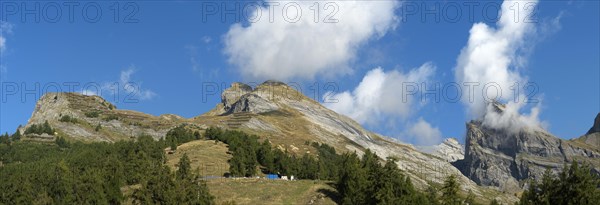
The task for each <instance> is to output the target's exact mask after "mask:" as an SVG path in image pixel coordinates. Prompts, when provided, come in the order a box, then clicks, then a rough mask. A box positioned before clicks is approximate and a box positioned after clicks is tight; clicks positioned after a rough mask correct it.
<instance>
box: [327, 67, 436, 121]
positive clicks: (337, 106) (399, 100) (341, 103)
mask: <svg viewBox="0 0 600 205" xmlns="http://www.w3.org/2000/svg"><path fill="white" fill-rule="evenodd" d="M434 71H435V67H434V66H433V64H431V63H425V64H423V65H422V66H421V67H419V68H415V69H412V70H411V71H409V72H408V73H402V72H400V71H397V70H393V71H389V72H384V71H383V69H382V68H375V69H373V70H371V71H369V72H368V73H367V74H366V75H365V76H364V78H363V80H362V81H361V82H360V84H359V85H358V86H357V87H356V88H355V89H354V90H353V91H352V92H350V91H345V92H342V93H331V92H329V93H326V94H325V95H324V96H323V98H324V102H325V103H324V104H325V106H327V107H328V108H329V109H332V110H334V111H336V112H338V113H342V114H344V115H347V116H349V117H351V118H353V119H354V120H356V121H358V122H359V123H367V124H375V123H379V122H381V121H382V120H384V119H386V118H394V119H395V118H399V119H402V120H403V119H406V118H407V117H408V116H409V115H410V114H411V113H413V112H414V111H415V110H417V108H419V107H420V106H422V104H421V103H415V102H416V101H418V100H419V99H420V98H417V99H415V97H419V96H418V95H409V94H408V93H405V90H406V89H405V88H404V87H405V84H404V83H418V84H420V83H421V82H426V81H429V80H430V78H431V77H432V76H433V73H434ZM336 101H337V102H336Z"/></svg>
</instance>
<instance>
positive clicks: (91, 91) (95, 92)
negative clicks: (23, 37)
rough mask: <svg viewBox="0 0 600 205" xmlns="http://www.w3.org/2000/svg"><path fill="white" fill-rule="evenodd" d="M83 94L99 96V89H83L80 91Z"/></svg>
mask: <svg viewBox="0 0 600 205" xmlns="http://www.w3.org/2000/svg"><path fill="white" fill-rule="evenodd" d="M80 93H81V94H83V95H87V96H97V95H98V91H94V90H87V89H86V90H82V91H81V92H80Z"/></svg>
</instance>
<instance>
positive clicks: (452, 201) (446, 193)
mask: <svg viewBox="0 0 600 205" xmlns="http://www.w3.org/2000/svg"><path fill="white" fill-rule="evenodd" d="M459 189H460V185H459V184H458V182H457V181H456V176H455V175H450V176H449V177H448V178H446V180H445V181H444V185H443V186H442V197H441V200H442V205H460V204H462V202H461V199H460V197H459V195H458V191H459Z"/></svg>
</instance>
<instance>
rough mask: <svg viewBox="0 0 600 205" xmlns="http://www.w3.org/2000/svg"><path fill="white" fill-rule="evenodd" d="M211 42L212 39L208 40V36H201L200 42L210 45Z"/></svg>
mask: <svg viewBox="0 0 600 205" xmlns="http://www.w3.org/2000/svg"><path fill="white" fill-rule="evenodd" d="M211 41H212V38H210V36H202V42H204V43H210V42H211Z"/></svg>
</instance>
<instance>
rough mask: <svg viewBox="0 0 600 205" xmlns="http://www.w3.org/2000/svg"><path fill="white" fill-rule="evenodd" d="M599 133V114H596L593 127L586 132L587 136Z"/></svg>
mask: <svg viewBox="0 0 600 205" xmlns="http://www.w3.org/2000/svg"><path fill="white" fill-rule="evenodd" d="M599 132H600V113H598V115H596V119H595V120H594V125H592V128H590V130H589V131H588V132H587V134H588V135H589V134H593V133H599Z"/></svg>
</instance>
